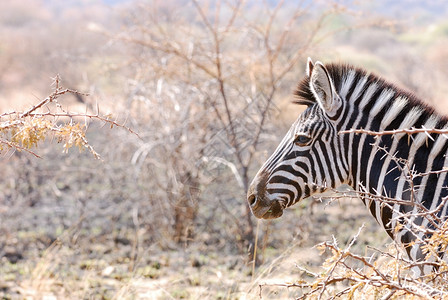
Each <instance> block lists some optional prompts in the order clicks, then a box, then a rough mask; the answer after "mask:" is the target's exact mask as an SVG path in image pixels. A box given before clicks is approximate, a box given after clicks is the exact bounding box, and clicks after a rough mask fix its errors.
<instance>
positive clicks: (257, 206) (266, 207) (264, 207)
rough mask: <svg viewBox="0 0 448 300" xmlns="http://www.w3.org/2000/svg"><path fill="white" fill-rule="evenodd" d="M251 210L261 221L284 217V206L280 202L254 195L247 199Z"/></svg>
mask: <svg viewBox="0 0 448 300" xmlns="http://www.w3.org/2000/svg"><path fill="white" fill-rule="evenodd" d="M247 201H248V202H249V206H250V209H251V211H252V213H253V214H254V215H255V217H257V218H260V219H275V218H279V217H281V216H282V215H283V209H284V205H282V202H281V201H279V200H268V199H265V198H259V197H257V196H256V195H254V194H249V195H248V197H247Z"/></svg>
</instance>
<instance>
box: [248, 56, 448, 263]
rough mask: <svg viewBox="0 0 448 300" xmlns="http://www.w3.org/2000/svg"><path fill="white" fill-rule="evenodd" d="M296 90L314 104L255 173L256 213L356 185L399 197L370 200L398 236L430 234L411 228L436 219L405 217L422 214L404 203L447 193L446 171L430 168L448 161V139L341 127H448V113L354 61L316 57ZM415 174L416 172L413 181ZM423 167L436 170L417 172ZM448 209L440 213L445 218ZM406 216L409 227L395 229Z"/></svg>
mask: <svg viewBox="0 0 448 300" xmlns="http://www.w3.org/2000/svg"><path fill="white" fill-rule="evenodd" d="M295 94H296V96H297V100H296V102H297V103H298V104H304V105H307V106H308V108H307V109H306V110H305V111H304V112H303V113H302V114H301V115H300V116H299V118H298V119H297V121H296V122H295V123H294V124H293V125H292V127H291V128H290V130H289V131H288V133H287V134H286V136H285V137H284V139H283V140H282V142H281V143H280V145H279V146H278V148H277V150H276V151H275V152H274V153H273V154H272V156H271V157H270V158H269V159H268V160H267V161H266V163H265V164H264V165H263V166H262V168H261V169H260V171H259V172H258V174H257V175H256V177H255V178H254V180H253V182H252V184H251V186H250V188H249V192H248V201H249V204H250V205H251V208H252V211H253V212H254V214H255V215H256V216H257V217H260V218H275V217H279V216H281V215H282V212H283V209H284V208H286V207H289V206H291V205H293V204H294V203H296V202H298V201H299V200H301V199H303V198H306V197H308V196H310V195H313V194H315V193H320V192H323V191H325V190H327V189H329V188H334V187H337V186H339V185H341V184H349V185H350V186H352V187H353V189H354V190H355V191H358V192H360V193H361V194H365V195H373V196H379V197H388V198H394V199H397V200H400V201H396V203H391V204H390V203H389V204H385V203H384V202H382V201H379V200H377V197H364V198H363V201H364V203H365V204H366V206H367V207H368V208H369V209H370V211H371V213H372V215H373V216H374V217H375V218H376V219H377V220H378V222H379V223H380V224H381V225H382V226H383V227H384V228H385V229H386V230H387V232H388V233H389V235H390V236H391V237H393V238H395V239H396V240H397V241H399V242H401V243H402V244H404V245H407V244H409V243H410V242H412V241H415V240H416V239H417V240H418V239H419V238H420V239H421V238H422V237H423V235H424V233H423V232H421V233H419V232H417V233H415V232H414V233H412V232H411V230H409V229H410V228H411V227H412V226H414V225H422V226H423V227H425V228H430V227H431V226H432V225H431V220H430V219H429V218H428V217H418V216H415V217H412V218H411V219H410V220H408V221H403V220H402V219H400V215H401V214H403V213H407V212H414V213H417V212H418V209H419V208H418V206H416V205H405V204H402V203H403V201H411V200H412V201H416V202H417V203H420V204H422V205H423V206H425V207H426V208H427V209H430V210H431V209H432V210H433V209H435V208H436V207H437V205H439V203H441V201H442V200H441V199H442V198H443V197H447V196H448V189H447V188H446V187H447V183H448V176H447V175H446V173H440V174H431V172H433V171H439V170H442V169H443V168H444V167H447V166H448V158H447V157H448V156H447V155H446V154H447V152H448V142H447V139H446V137H445V136H444V135H435V134H431V135H430V137H428V134H427V133H424V132H422V133H418V134H413V135H412V136H411V137H410V136H409V135H408V134H405V133H402V134H395V135H383V136H377V137H375V136H372V135H366V134H355V133H349V134H340V132H341V131H346V130H350V129H365V130H371V131H376V132H378V131H388V130H395V129H409V128H440V129H448V120H447V118H445V117H442V116H440V115H438V114H436V113H435V112H434V110H433V109H432V108H430V107H428V106H426V105H425V104H423V102H422V101H420V100H419V99H417V98H416V97H415V96H413V95H412V94H410V93H408V92H405V91H403V90H401V89H399V88H397V87H396V86H394V85H392V84H390V83H388V82H386V81H385V80H383V79H381V78H380V77H378V76H376V75H374V74H370V73H367V72H366V71H364V70H362V69H358V68H354V67H351V66H348V65H341V64H330V65H325V66H324V65H323V64H321V63H319V62H317V63H316V64H313V63H312V62H311V60H309V61H308V67H307V76H306V77H305V78H304V79H303V80H302V81H301V82H300V83H299V86H298V89H297V91H296V93H295ZM405 161H406V163H405ZM411 172H412V174H416V175H417V176H415V177H414V178H413V179H412V181H410V179H409V176H408V175H409V174H411ZM423 173H424V174H429V175H425V176H418V174H423ZM411 183H412V185H413V187H411ZM401 200H403V201H401ZM398 202H400V203H401V204H399V203H398ZM447 208H448V207H444V208H443V209H442V210H441V211H440V212H439V216H440V217H442V219H444V218H445V215H446V213H447V212H446V210H447ZM400 220H401V221H403V222H402V223H403V224H402V225H404V226H403V228H402V229H401V230H399V231H398V232H395V230H394V228H395V227H396V226H397V222H401V221H400ZM407 251H408V254H409V256H410V257H411V258H412V259H414V260H418V259H420V258H421V257H422V254H421V251H420V249H419V247H418V246H414V247H407Z"/></svg>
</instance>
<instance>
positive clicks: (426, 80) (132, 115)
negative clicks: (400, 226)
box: [0, 0, 448, 299]
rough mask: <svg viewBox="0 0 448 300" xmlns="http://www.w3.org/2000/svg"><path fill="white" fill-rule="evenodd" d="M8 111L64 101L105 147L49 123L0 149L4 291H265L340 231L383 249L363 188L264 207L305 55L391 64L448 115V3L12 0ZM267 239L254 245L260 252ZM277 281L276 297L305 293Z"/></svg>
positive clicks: (5, 70)
mask: <svg viewBox="0 0 448 300" xmlns="http://www.w3.org/2000/svg"><path fill="white" fill-rule="evenodd" d="M0 4H1V9H0V70H1V72H0V112H8V111H13V110H14V111H20V110H23V109H26V108H28V107H31V106H32V105H33V104H36V103H37V102H39V100H40V99H43V98H45V97H46V96H47V95H49V94H50V93H51V91H52V86H51V83H52V78H54V77H55V76H56V75H57V74H59V75H60V77H61V78H62V85H63V86H64V87H67V88H71V89H76V90H78V91H81V92H85V93H88V94H89V96H82V95H77V96H73V95H71V96H66V97H65V98H63V99H60V100H59V102H60V103H61V104H62V105H63V106H64V107H65V108H66V109H68V110H70V111H76V110H77V111H81V112H85V111H87V112H92V113H95V112H96V109H97V107H99V109H100V111H101V112H102V113H104V114H111V115H112V116H114V118H117V120H120V121H121V122H124V123H125V124H126V125H127V126H129V127H131V128H132V129H133V130H135V131H136V132H138V134H139V137H137V136H135V135H133V134H131V133H129V132H127V131H126V130H123V129H120V128H114V129H111V128H109V126H103V125H104V124H101V123H95V122H92V123H90V124H89V129H88V138H89V140H90V143H91V145H92V146H93V147H94V148H95V149H96V151H97V152H99V153H100V154H101V155H102V161H98V160H95V159H94V158H93V157H92V156H91V155H90V154H89V153H84V152H82V153H79V152H78V151H77V150H71V151H70V152H69V153H68V154H64V153H62V147H60V145H57V144H56V143H55V141H51V139H49V140H48V141H47V142H45V143H42V144H40V146H39V149H36V152H38V153H39V155H40V156H42V158H41V159H38V158H35V157H34V156H32V155H29V154H27V153H22V152H11V151H6V152H3V153H0V174H1V178H2V180H1V181H0V233H1V234H0V264H1V267H0V295H1V296H2V297H3V298H5V299H23V298H29V299H44V298H45V299H64V298H70V299H121V298H125V299H134V298H135V299H197V298H199V297H201V298H204V299H259V298H260V297H261V296H260V294H259V286H258V285H259V284H262V283H266V282H276V283H282V282H283V283H284V282H292V281H296V280H299V279H301V278H302V277H303V276H306V274H305V275H304V274H303V272H301V270H300V269H299V268H297V266H296V265H299V266H305V267H307V268H310V269H312V270H316V271H318V270H319V266H320V265H321V263H322V261H323V260H324V259H325V257H322V256H319V253H318V251H317V250H316V249H314V248H312V247H313V246H314V245H316V244H317V243H319V242H323V241H326V240H329V239H331V237H332V236H335V237H336V238H337V239H338V240H339V241H340V243H341V244H344V243H347V241H349V240H350V238H351V237H352V236H353V235H355V234H356V232H357V230H358V228H359V227H360V226H361V225H362V224H363V223H365V224H366V228H365V229H364V231H363V233H362V235H361V237H360V238H359V239H358V241H357V243H356V245H355V246H356V247H357V249H358V250H359V251H360V252H361V253H363V251H366V250H365V245H367V244H368V245H372V246H377V247H384V246H385V245H386V244H387V243H389V240H388V238H387V236H386V234H385V233H384V232H383V231H382V229H381V228H380V226H379V225H377V224H376V223H375V221H374V220H373V218H371V217H370V216H369V214H368V210H367V209H365V208H364V207H363V206H362V204H361V201H357V200H356V199H346V200H339V201H333V202H331V203H330V202H328V201H322V199H306V200H304V201H302V202H301V203H299V204H297V205H295V206H294V207H293V208H291V209H289V210H288V211H286V212H285V214H284V216H283V217H281V218H280V219H277V220H272V221H258V220H256V219H255V218H254V217H253V216H252V215H251V214H250V211H249V210H248V207H247V205H246V200H245V192H246V190H247V187H248V184H249V183H250V180H251V178H252V177H253V176H254V175H255V173H256V172H257V170H258V168H259V167H260V166H261V165H262V163H263V162H264V161H265V160H266V159H267V158H268V156H269V154H270V153H272V151H273V150H274V149H275V147H276V146H277V144H278V143H279V141H280V140H281V139H282V137H283V135H284V134H285V133H286V131H287V130H288V128H289V126H290V125H291V124H292V122H293V121H294V120H295V118H297V116H298V114H299V113H300V112H301V111H302V110H303V107H300V106H298V105H293V104H291V101H292V100H293V97H292V93H293V91H294V88H295V86H296V84H297V82H298V81H299V80H300V79H301V78H302V77H303V76H304V73H305V62H306V59H307V57H311V58H312V59H313V60H320V61H322V62H324V63H325V62H342V63H349V64H352V65H356V66H359V67H363V68H365V69H368V70H369V71H372V72H375V73H377V74H380V75H381V76H383V77H384V78H386V79H388V80H390V81H392V82H395V83H396V84H397V85H399V86H401V87H404V88H406V89H407V90H410V91H412V92H414V93H415V94H416V95H417V96H419V97H420V98H421V99H423V101H425V102H426V103H428V105H431V106H434V107H435V108H436V109H437V110H438V111H440V112H441V113H443V114H447V113H448V102H447V101H448V97H446V92H447V90H448V86H447V85H446V84H445V82H447V80H448V71H447V70H448V47H447V46H448V21H447V15H448V4H446V2H445V1H442V0H440V1H436V0H434V1H412V0H399V1H393V2H390V1H386V0H384V1H383V0H380V1H362V2H361V1H324V0H322V1H310V0H303V1H286V0H285V1H274V0H264V1H263V0H247V1H237V0H230V1H200V0H197V1H192V0H164V1H158V0H154V1H131V0H110V1H106V0H103V1H100V0H98V1H97V0H68V1H57V0H22V1H13V0H0ZM255 250H256V251H255ZM297 295H300V291H297V290H294V289H288V290H284V289H283V290H282V289H279V288H275V287H272V288H264V289H263V296H264V297H268V298H269V299H271V298H275V297H277V298H283V297H287V296H290V297H294V296H297Z"/></svg>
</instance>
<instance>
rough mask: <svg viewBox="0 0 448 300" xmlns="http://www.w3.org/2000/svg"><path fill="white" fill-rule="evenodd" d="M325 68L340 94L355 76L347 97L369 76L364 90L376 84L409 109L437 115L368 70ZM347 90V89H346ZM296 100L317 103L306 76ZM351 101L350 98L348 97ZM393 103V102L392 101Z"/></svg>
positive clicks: (307, 103)
mask: <svg viewBox="0 0 448 300" xmlns="http://www.w3.org/2000/svg"><path fill="white" fill-rule="evenodd" d="M325 68H326V69H327V70H328V73H329V74H330V76H331V78H332V79H333V83H334V86H335V88H336V91H337V92H338V93H339V92H340V91H341V90H342V88H343V85H344V84H346V79H347V77H348V76H349V74H350V75H351V76H354V79H353V81H352V83H351V86H350V87H348V88H349V90H348V92H347V95H351V94H352V92H353V90H354V89H355V88H356V86H357V84H356V83H358V82H360V81H361V80H362V79H363V78H364V77H366V76H367V82H366V84H365V86H364V90H365V89H367V87H369V86H370V85H371V84H373V83H375V84H376V85H377V87H378V89H381V90H383V89H390V90H392V91H394V99H397V98H399V97H400V98H405V99H407V100H408V103H409V107H418V108H420V109H421V110H422V111H424V112H425V113H427V114H430V115H432V114H436V115H439V114H437V113H435V109H434V107H432V106H430V105H428V104H427V103H425V102H424V101H422V100H421V99H420V98H418V97H417V96H416V95H415V94H414V93H412V92H409V91H406V90H405V89H402V88H400V87H398V86H397V85H395V84H393V83H390V82H388V81H386V80H385V79H383V78H382V77H380V76H378V75H376V74H374V73H370V72H367V71H366V70H364V69H362V68H358V67H353V66H351V65H348V64H336V63H332V64H325ZM345 88H347V87H345ZM294 96H295V99H294V100H293V103H295V104H299V105H306V106H311V105H313V104H315V103H316V100H315V98H314V95H313V93H312V91H311V89H310V78H309V77H308V76H306V77H305V78H303V79H302V80H301V81H300V82H299V84H298V86H297V88H296V90H295V91H294ZM347 98H349V99H350V97H347ZM355 100H356V99H350V101H355ZM392 101H393V100H392ZM439 116H440V115H439ZM440 117H441V118H442V119H445V120H448V117H442V116H440Z"/></svg>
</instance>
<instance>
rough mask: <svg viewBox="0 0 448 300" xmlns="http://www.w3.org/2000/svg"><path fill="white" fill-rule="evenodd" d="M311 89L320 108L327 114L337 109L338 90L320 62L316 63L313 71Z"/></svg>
mask: <svg viewBox="0 0 448 300" xmlns="http://www.w3.org/2000/svg"><path fill="white" fill-rule="evenodd" d="M310 88H311V91H312V92H313V94H314V97H316V100H317V102H318V103H319V105H320V107H321V108H322V109H323V110H324V111H325V112H331V111H332V110H333V109H335V107H334V106H335V104H336V103H335V97H336V90H335V88H334V84H333V80H332V79H331V77H330V74H329V73H328V71H327V69H326V68H325V66H324V65H323V64H322V63H321V62H320V61H318V62H316V64H315V65H314V67H313V69H312V71H311V76H310Z"/></svg>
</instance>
